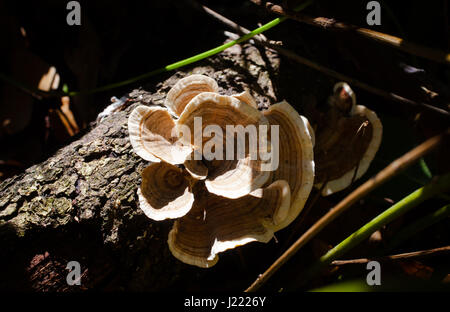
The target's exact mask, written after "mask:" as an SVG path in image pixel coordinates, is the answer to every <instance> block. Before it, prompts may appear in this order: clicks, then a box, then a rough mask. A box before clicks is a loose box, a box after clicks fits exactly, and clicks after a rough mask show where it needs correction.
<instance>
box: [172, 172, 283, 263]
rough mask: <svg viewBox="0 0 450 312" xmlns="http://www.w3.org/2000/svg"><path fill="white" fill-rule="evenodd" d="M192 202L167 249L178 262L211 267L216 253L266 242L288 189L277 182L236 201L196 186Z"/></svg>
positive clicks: (281, 209) (278, 215)
mask: <svg viewBox="0 0 450 312" xmlns="http://www.w3.org/2000/svg"><path fill="white" fill-rule="evenodd" d="M196 186H198V187H197V188H196V190H195V191H194V192H195V202H194V205H193V207H192V209H191V210H190V211H189V213H188V214H187V215H185V216H184V217H183V218H181V219H178V220H176V221H175V223H174V225H173V228H172V230H171V231H170V233H169V240H168V243H169V248H170V251H171V252H172V254H173V255H174V256H175V257H176V258H178V259H179V260H180V261H182V262H184V263H187V264H191V265H196V266H198V267H202V268H208V267H211V266H213V265H214V264H216V263H217V261H218V256H217V254H218V253H220V252H223V251H225V250H227V249H232V248H235V247H237V246H241V245H244V244H247V243H249V242H253V241H259V242H264V243H267V242H268V241H269V240H270V239H271V238H272V237H273V234H274V231H275V228H276V225H277V222H279V220H283V219H284V218H285V217H286V214H287V211H288V210H289V206H290V190H289V185H288V184H287V182H286V181H283V180H279V181H276V182H274V183H272V184H271V185H269V186H268V187H266V188H263V189H257V190H255V191H254V192H252V193H250V194H248V195H246V196H243V197H241V198H238V199H229V198H226V197H222V196H218V195H214V194H211V193H209V192H208V191H207V190H206V188H205V187H202V185H200V184H197V185H196Z"/></svg>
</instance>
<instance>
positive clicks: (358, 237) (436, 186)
mask: <svg viewBox="0 0 450 312" xmlns="http://www.w3.org/2000/svg"><path fill="white" fill-rule="evenodd" d="M449 189H450V174H446V175H444V176H441V177H439V178H437V179H436V180H435V181H432V182H431V183H429V184H427V185H425V186H424V187H421V188H419V189H418V190H416V191H414V192H413V193H411V194H409V195H408V196H406V197H405V198H403V199H402V200H401V201H399V202H398V203H396V204H395V205H393V206H391V207H390V208H389V209H387V210H386V211H384V212H383V213H381V214H379V215H378V216H377V217H375V218H374V219H372V220H371V221H370V222H369V223H367V224H366V225H364V226H363V227H361V228H360V229H359V230H357V231H356V232H354V233H353V234H351V235H350V236H349V237H347V238H346V239H344V240H343V241H342V242H341V243H339V244H338V245H336V246H335V247H334V248H333V249H331V250H329V251H328V252H327V253H326V254H325V255H324V256H322V257H321V258H320V259H319V260H318V262H317V263H316V265H315V266H314V267H313V269H312V270H311V271H313V272H316V271H317V269H319V268H321V267H323V266H325V265H328V264H330V263H331V262H332V261H333V260H336V259H338V258H340V257H342V255H344V254H345V253H346V252H348V251H349V250H350V249H352V248H354V247H355V246H357V245H358V244H359V243H361V242H362V241H364V240H365V239H367V238H369V236H370V235H371V234H372V233H373V232H375V231H376V230H378V229H380V228H381V227H383V226H384V225H386V224H388V223H390V222H392V221H393V220H395V219H397V218H398V217H400V216H401V215H403V214H405V213H406V212H408V211H409V210H411V209H412V208H414V207H417V206H418V205H419V204H421V203H423V202H424V201H425V200H427V199H429V198H431V197H433V196H435V195H437V194H439V193H441V192H446V191H448V190H449Z"/></svg>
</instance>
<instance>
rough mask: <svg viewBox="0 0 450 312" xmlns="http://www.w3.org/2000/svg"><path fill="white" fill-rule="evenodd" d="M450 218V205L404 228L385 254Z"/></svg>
mask: <svg viewBox="0 0 450 312" xmlns="http://www.w3.org/2000/svg"><path fill="white" fill-rule="evenodd" d="M448 216H450V204H448V205H446V206H444V207H442V208H440V209H438V210H436V211H435V212H433V213H431V214H429V215H426V216H425V217H423V218H421V219H419V220H417V221H416V222H414V223H412V224H410V225H408V226H406V227H404V228H403V229H402V230H400V232H398V233H397V234H396V235H395V237H394V239H393V240H392V241H391V242H390V243H389V244H388V246H387V247H386V248H385V250H384V253H386V252H389V251H391V250H392V249H394V248H395V247H397V246H398V245H400V244H401V243H402V242H404V241H405V240H407V239H408V238H410V237H412V236H414V235H415V234H417V233H418V232H420V231H423V230H424V229H426V228H428V227H430V226H432V225H433V224H436V223H437V222H439V221H441V220H443V219H445V218H447V217H448Z"/></svg>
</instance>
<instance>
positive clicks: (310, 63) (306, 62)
mask: <svg viewBox="0 0 450 312" xmlns="http://www.w3.org/2000/svg"><path fill="white" fill-rule="evenodd" d="M202 8H203V10H204V12H206V13H207V14H209V15H210V16H212V17H214V18H215V19H217V20H218V21H219V22H221V23H223V24H224V25H226V26H228V27H230V28H232V29H234V30H235V31H237V32H238V33H240V34H248V33H249V32H250V31H249V30H248V29H246V28H245V27H242V26H240V25H239V24H237V23H235V22H233V21H231V20H230V19H228V18H226V17H224V16H222V15H220V14H219V13H217V12H215V11H213V10H211V9H210V8H207V7H205V6H202ZM253 39H254V41H255V43H257V44H261V45H263V46H265V47H268V48H270V49H273V50H275V51H277V52H278V53H280V54H282V55H284V56H286V57H288V58H290V59H292V60H294V61H296V62H298V63H300V64H303V65H306V66H308V67H311V68H313V69H315V70H317V71H319V72H321V73H324V74H326V75H328V76H331V77H333V78H335V79H337V80H341V81H347V82H348V83H349V84H351V85H353V86H356V87H358V88H360V89H363V90H365V91H367V92H370V93H372V94H375V95H378V96H380V97H384V98H386V99H388V100H390V101H394V102H398V103H402V104H406V105H409V106H413V107H417V108H422V109H426V110H429V111H433V112H435V113H439V114H441V115H444V116H446V117H450V113H449V112H448V111H446V110H444V109H441V108H438V107H436V106H433V105H430V104H427V103H421V102H416V101H413V100H410V99H407V98H405V97H403V96H401V95H398V94H395V93H392V92H388V91H385V90H382V89H378V88H376V87H373V86H370V85H368V84H366V83H364V82H361V81H359V80H357V79H355V78H352V77H349V76H347V75H344V74H341V73H339V72H337V71H335V70H333V69H330V68H328V67H326V66H323V65H320V64H318V63H315V62H313V61H311V60H309V59H307V58H305V57H302V56H300V55H298V54H296V53H295V52H292V51H290V50H288V49H286V48H283V47H282V46H281V45H280V44H278V43H276V42H274V41H272V40H264V39H261V38H260V37H259V38H258V37H256V36H255V37H253Z"/></svg>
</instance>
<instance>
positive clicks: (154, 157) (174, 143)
mask: <svg viewBox="0 0 450 312" xmlns="http://www.w3.org/2000/svg"><path fill="white" fill-rule="evenodd" d="M174 128H175V121H174V120H173V118H172V117H171V116H170V114H169V113H168V111H167V110H166V109H164V108H162V107H159V106H155V107H148V106H143V105H140V106H138V107H136V108H135V109H134V110H133V111H132V112H131V114H130V117H129V118H128V131H129V133H130V141H131V144H132V146H133V149H134V151H135V152H136V154H138V155H139V156H141V157H142V158H144V159H145V160H149V161H153V162H159V159H162V160H164V161H165V162H168V163H169V164H182V163H184V161H185V159H186V157H187V156H188V155H189V154H190V153H191V151H192V149H191V147H190V146H186V145H182V144H181V143H180V142H179V140H178V137H177V136H176V135H175V131H174Z"/></svg>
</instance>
